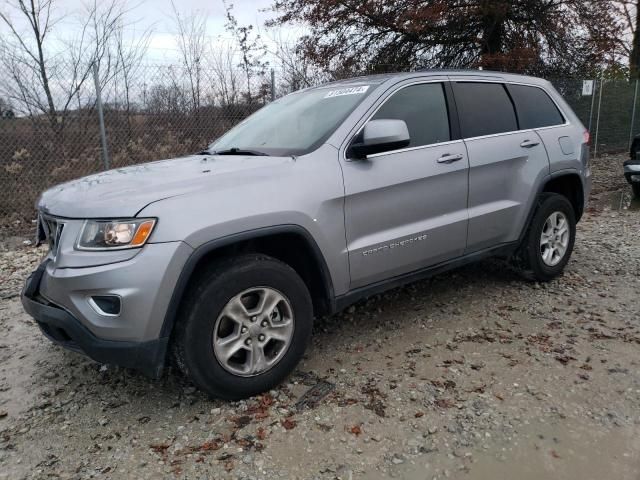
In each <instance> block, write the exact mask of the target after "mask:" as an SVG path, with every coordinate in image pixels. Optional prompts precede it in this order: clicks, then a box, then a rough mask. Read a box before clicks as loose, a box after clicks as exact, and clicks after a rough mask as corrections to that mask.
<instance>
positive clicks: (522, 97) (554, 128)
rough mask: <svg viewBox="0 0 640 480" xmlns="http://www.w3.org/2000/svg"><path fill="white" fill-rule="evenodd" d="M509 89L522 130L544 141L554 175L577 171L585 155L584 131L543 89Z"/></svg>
mask: <svg viewBox="0 0 640 480" xmlns="http://www.w3.org/2000/svg"><path fill="white" fill-rule="evenodd" d="M507 89H508V90H509V94H510V95H511V98H512V99H513V102H514V104H515V106H516V109H517V111H518V121H519V122H520V128H521V129H534V130H535V131H536V133H537V134H538V135H539V136H540V138H542V140H543V142H544V145H545V148H546V149H547V154H548V155H549V160H550V161H551V165H550V166H551V172H552V173H553V172H554V171H555V170H562V169H565V168H575V165H576V162H580V159H581V155H582V142H583V135H582V132H583V131H582V130H580V129H576V128H575V127H574V126H573V125H571V124H569V122H568V121H567V119H565V117H564V115H563V114H562V113H561V112H560V109H559V108H558V106H557V105H556V103H555V102H554V101H553V100H552V99H551V97H550V96H549V94H548V93H547V92H546V91H545V90H544V89H543V88H541V87H539V86H534V85H520V84H508V85H507Z"/></svg>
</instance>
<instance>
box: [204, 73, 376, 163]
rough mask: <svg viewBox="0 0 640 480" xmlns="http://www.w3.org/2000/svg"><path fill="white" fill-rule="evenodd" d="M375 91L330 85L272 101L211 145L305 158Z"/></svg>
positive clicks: (217, 148)
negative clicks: (304, 156)
mask: <svg viewBox="0 0 640 480" xmlns="http://www.w3.org/2000/svg"><path fill="white" fill-rule="evenodd" d="M374 88H375V85H356V86H344V85H343V86H340V85H336V86H329V87H323V88H316V89H312V90H305V91H303V92H299V93H292V94H291V95H287V96H286V97H283V98H280V99H278V100H276V101H274V102H271V103H270V104H269V105H267V106H266V107H264V108H262V109H260V110H258V111H257V112H256V113H254V114H253V115H251V116H250V117H249V118H247V119H246V120H244V121H243V122H242V123H240V124H238V125H236V126H235V127H234V128H232V129H231V130H229V132H227V133H226V134H225V135H223V136H222V137H220V138H219V139H218V140H216V141H215V142H214V143H213V144H211V145H210V146H209V151H211V152H220V151H229V150H234V149H237V150H239V151H247V150H248V151H253V152H259V153H263V154H267V155H304V154H306V153H309V152H311V151H313V150H315V149H316V148H318V147H319V146H320V145H321V144H322V143H323V142H324V141H325V140H326V139H327V138H328V137H329V136H330V135H331V134H332V133H333V132H334V131H335V130H336V129H337V128H338V127H339V126H340V124H341V123H342V122H343V121H344V120H345V119H346V118H347V116H348V115H349V114H350V113H351V112H352V111H353V110H354V109H355V108H356V107H357V106H358V105H359V104H360V102H362V100H364V99H365V98H366V97H367V95H369V94H370V93H371V91H372V90H373V89H374Z"/></svg>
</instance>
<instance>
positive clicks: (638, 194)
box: [631, 182, 640, 198]
mask: <svg viewBox="0 0 640 480" xmlns="http://www.w3.org/2000/svg"><path fill="white" fill-rule="evenodd" d="M631 188H632V190H633V196H634V197H635V198H640V182H634V183H632V184H631Z"/></svg>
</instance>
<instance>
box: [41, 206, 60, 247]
mask: <svg viewBox="0 0 640 480" xmlns="http://www.w3.org/2000/svg"><path fill="white" fill-rule="evenodd" d="M63 228H64V223H62V222H61V221H60V220H58V219H57V218H55V217H50V216H48V215H44V214H41V215H40V218H39V221H38V240H39V241H40V240H45V241H46V242H47V243H48V244H49V251H50V252H51V253H52V254H53V255H54V256H55V255H56V254H57V253H58V247H59V246H60V235H62V229H63Z"/></svg>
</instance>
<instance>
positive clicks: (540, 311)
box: [0, 157, 640, 480]
mask: <svg viewBox="0 0 640 480" xmlns="http://www.w3.org/2000/svg"><path fill="white" fill-rule="evenodd" d="M621 161H622V160H621V159H620V158H613V157H608V158H606V159H602V160H600V161H598V162H596V163H595V164H594V176H595V177H596V178H597V179H598V180H597V181H596V182H595V184H594V200H593V202H592V204H591V207H590V209H589V212H588V213H587V215H586V217H585V218H584V219H583V221H582V222H581V223H580V225H579V228H578V238H577V242H576V250H575V253H574V257H573V259H572V261H571V262H570V264H569V266H568V268H567V271H566V273H565V275H564V276H563V277H562V278H559V279H557V280H555V281H553V282H551V283H549V284H538V283H528V282H525V281H523V280H521V279H520V277H519V276H518V275H517V273H516V272H514V271H513V270H511V269H510V268H509V267H508V266H507V265H506V264H505V263H503V262H500V261H493V260H492V261H487V262H483V263H480V264H477V265H472V266H469V267H466V268H462V269H459V270H456V271H454V272H450V273H448V274H444V275H440V276H437V277H435V278H433V279H431V280H428V281H424V282H420V283H416V284H413V285H410V286H407V287H405V288H401V289H396V290H393V291H391V292H389V293H386V294H384V295H380V296H376V297H373V298H371V299H369V300H367V301H364V302H361V303H359V304H358V305H356V306H354V307H352V308H349V309H348V310H347V311H345V312H343V313H342V314H340V315H336V316H334V317H330V318H325V319H320V320H318V321H317V322H316V326H315V335H314V338H313V344H312V346H311V348H310V349H309V351H308V354H307V355H306V357H305V359H304V361H303V362H302V363H301V365H300V366H299V369H298V370H297V372H296V373H295V374H294V375H292V376H291V377H290V379H289V381H288V382H286V383H285V384H283V385H282V386H280V387H279V388H277V389H275V390H273V391H271V392H269V393H267V394H265V395H262V396H259V397H256V398H253V399H250V400H247V401H242V402H234V403H228V402H220V401H215V400H211V399H209V398H207V397H206V396H205V395H203V394H201V393H200V392H199V391H197V390H196V389H195V388H194V387H192V386H191V385H189V384H188V383H186V382H185V381H184V380H183V379H182V378H181V377H179V376H177V375H175V374H173V373H171V372H170V373H169V374H168V375H166V376H165V377H164V378H163V379H161V380H160V381H156V382H154V381H150V380H147V379H146V378H144V377H142V376H140V375H138V374H136V373H134V372H131V371H128V370H124V369H119V368H113V367H110V366H102V365H99V364H96V363H94V362H92V361H90V360H87V359H85V358H83V357H82V356H79V355H76V354H73V353H70V352H66V351H64V350H62V349H60V348H58V347H55V346H53V345H51V344H50V343H49V342H48V341H47V340H46V339H45V338H43V337H42V335H41V334H40V332H39V331H38V329H37V327H36V326H35V325H34V323H33V321H32V320H31V319H30V318H29V317H28V316H27V315H26V314H25V313H23V311H22V308H21V305H20V302H19V298H18V297H16V296H15V295H17V293H18V292H19V288H20V286H21V283H22V280H23V279H24V277H25V276H26V275H27V273H28V271H29V270H30V269H32V268H34V266H35V265H36V263H37V261H38V258H39V257H40V255H41V252H39V251H36V250H34V249H33V248H20V249H17V250H15V249H14V250H8V251H5V252H0V262H1V263H0V265H1V266H2V270H1V271H2V281H1V282H0V285H2V295H4V296H5V299H4V300H2V301H0V478H11V479H14V478H56V477H61V478H89V477H93V478H96V477H97V478H127V477H132V476H133V477H138V478H172V477H177V478H200V477H203V476H206V477H209V478H265V479H267V478H268V479H273V478H283V479H285V478H286V479H289V478H300V479H308V478H320V479H325V478H326V479H333V478H342V479H348V478H368V479H369V478H370V479H373V478H387V477H389V476H395V477H397V478H409V479H412V478H416V479H418V478H420V479H422V478H447V477H450V478H470V479H491V478H514V477H517V478H523V479H525V480H526V479H529V478H531V479H533V478H560V479H570V478H583V479H594V480H595V479H600V478H605V477H606V478H616V479H627V478H628V479H635V478H637V472H638V471H640V455H639V452H640V445H639V444H638V440H637V439H638V438H640V436H639V435H638V434H639V433H640V425H639V424H638V423H639V422H640V420H638V414H637V412H638V408H639V407H640V374H639V373H638V372H639V371H640V370H639V368H638V364H639V363H640V354H638V351H639V349H640V320H639V319H638V307H637V301H638V292H640V247H639V245H640V239H639V237H638V236H639V234H640V215H639V214H638V212H637V211H635V210H633V209H629V208H627V209H625V208H622V209H614V208H612V204H611V202H609V201H608V200H607V199H608V198H609V197H608V196H610V195H612V194H618V195H622V194H625V195H626V193H623V192H626V191H627V189H628V186H627V185H626V184H625V182H624V179H623V178H622V175H621V168H620V164H621ZM612 172H614V173H615V175H614V173H612ZM602 179H606V181H605V180H602ZM310 389H312V390H311V392H310V393H307V392H308V391H309V390H310ZM305 394H306V396H305ZM301 399H302V401H301Z"/></svg>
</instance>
